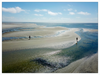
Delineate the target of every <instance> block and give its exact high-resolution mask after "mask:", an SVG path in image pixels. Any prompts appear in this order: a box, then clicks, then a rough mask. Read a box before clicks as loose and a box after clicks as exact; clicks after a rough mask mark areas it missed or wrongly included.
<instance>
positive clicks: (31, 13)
mask: <svg viewBox="0 0 100 75" xmlns="http://www.w3.org/2000/svg"><path fill="white" fill-rule="evenodd" d="M2 22H50V23H98V2H2Z"/></svg>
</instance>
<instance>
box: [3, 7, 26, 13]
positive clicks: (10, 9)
mask: <svg viewBox="0 0 100 75" xmlns="http://www.w3.org/2000/svg"><path fill="white" fill-rule="evenodd" d="M2 11H4V12H9V13H20V12H21V11H25V10H23V9H21V8H20V7H15V8H4V7H3V8H2Z"/></svg>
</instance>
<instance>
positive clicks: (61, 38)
mask: <svg viewBox="0 0 100 75" xmlns="http://www.w3.org/2000/svg"><path fill="white" fill-rule="evenodd" d="M6 26H7V27H6ZM8 26H9V25H5V27H4V28H8ZM15 26H16V25H15ZM15 26H14V25H12V27H11V28H13V27H15ZM19 27H20V26H19ZM21 27H22V26H21ZM25 27H27V26H25ZM28 27H29V26H28ZM30 27H31V25H30ZM32 27H34V26H33V25H32ZM33 30H36V31H16V32H10V33H5V34H3V35H2V37H27V38H28V37H29V35H31V36H44V38H34V39H31V40H29V39H15V40H9V41H3V42H2V51H12V50H19V49H31V48H57V49H62V48H67V47H70V46H72V45H73V44H75V43H76V37H78V38H79V39H78V40H80V39H81V38H80V36H78V35H77V34H76V33H75V31H78V30H79V29H68V28H65V27H50V28H49V27H43V26H36V25H35V29H33ZM62 30H63V31H65V32H63V33H60V32H61V31H62ZM58 33H59V35H57V34H58ZM46 36H50V37H46Z"/></svg>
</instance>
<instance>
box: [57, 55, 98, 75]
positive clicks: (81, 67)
mask: <svg viewBox="0 0 100 75" xmlns="http://www.w3.org/2000/svg"><path fill="white" fill-rule="evenodd" d="M55 73H98V53H96V54H94V55H92V56H91V57H84V58H82V59H79V60H77V61H74V62H72V63H71V64H69V65H68V66H67V67H64V68H62V69H58V70H56V71H55Z"/></svg>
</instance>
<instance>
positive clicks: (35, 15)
mask: <svg viewBox="0 0 100 75" xmlns="http://www.w3.org/2000/svg"><path fill="white" fill-rule="evenodd" d="M34 15H35V16H43V15H41V14H34Z"/></svg>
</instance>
